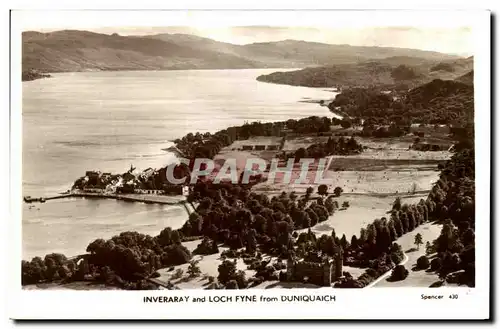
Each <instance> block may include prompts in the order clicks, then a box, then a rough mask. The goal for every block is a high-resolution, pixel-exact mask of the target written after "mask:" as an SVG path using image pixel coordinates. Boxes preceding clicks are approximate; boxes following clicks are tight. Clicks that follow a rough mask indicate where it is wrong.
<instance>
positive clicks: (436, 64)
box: [257, 56, 474, 90]
mask: <svg viewBox="0 0 500 329" xmlns="http://www.w3.org/2000/svg"><path fill="white" fill-rule="evenodd" d="M473 61H474V59H473V57H469V58H460V59H453V60H435V59H429V58H418V57H408V56H394V57H388V58H384V59H376V60H370V61H364V62H358V63H350V64H340V65H332V66H321V67H313V68H305V69H302V70H297V71H289V72H274V73H271V74H267V75H261V76H259V77H258V78H257V80H259V81H263V82H271V83H278V84H287V85H294V86H307V87H338V88H342V89H345V88H353V87H360V88H372V87H378V88H385V89H397V90H408V89H410V88H414V87H416V86H419V85H421V84H424V83H427V82H430V81H432V80H434V79H443V80H453V79H456V78H458V77H460V76H462V75H464V74H466V73H467V72H469V71H471V70H472V69H473Z"/></svg>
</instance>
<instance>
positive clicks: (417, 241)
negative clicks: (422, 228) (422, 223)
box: [413, 233, 424, 249]
mask: <svg viewBox="0 0 500 329" xmlns="http://www.w3.org/2000/svg"><path fill="white" fill-rule="evenodd" d="M413 243H414V244H416V245H417V249H420V245H421V244H424V242H423V241H422V235H421V234H420V233H417V235H415V242H413Z"/></svg>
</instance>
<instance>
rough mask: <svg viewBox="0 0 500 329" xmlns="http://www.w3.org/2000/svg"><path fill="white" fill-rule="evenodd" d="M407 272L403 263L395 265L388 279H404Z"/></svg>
mask: <svg viewBox="0 0 500 329" xmlns="http://www.w3.org/2000/svg"><path fill="white" fill-rule="evenodd" d="M408 274H409V272H408V270H407V269H406V268H405V267H404V265H397V266H396V267H395V268H394V270H393V271H392V274H391V277H390V281H401V280H404V279H406V277H407V276H408Z"/></svg>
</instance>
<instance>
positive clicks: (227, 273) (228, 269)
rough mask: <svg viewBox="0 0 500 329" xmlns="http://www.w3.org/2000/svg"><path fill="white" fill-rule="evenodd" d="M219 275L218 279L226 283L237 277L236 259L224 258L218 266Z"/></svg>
mask: <svg viewBox="0 0 500 329" xmlns="http://www.w3.org/2000/svg"><path fill="white" fill-rule="evenodd" d="M218 271H219V276H218V277H217V279H218V280H219V282H220V283H222V284H223V285H225V284H226V283H228V282H229V281H231V280H235V279H236V261H235V262H232V261H230V260H224V261H223V262H222V263H221V264H220V265H219V267H218Z"/></svg>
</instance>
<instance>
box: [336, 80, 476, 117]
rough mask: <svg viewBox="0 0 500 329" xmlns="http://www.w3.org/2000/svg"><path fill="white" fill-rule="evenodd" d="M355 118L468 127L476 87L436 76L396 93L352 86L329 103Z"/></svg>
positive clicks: (337, 109) (471, 115)
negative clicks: (408, 89)
mask: <svg viewBox="0 0 500 329" xmlns="http://www.w3.org/2000/svg"><path fill="white" fill-rule="evenodd" d="M329 108H330V109H332V110H334V111H341V112H342V113H344V114H346V115H347V116H348V117H350V118H351V120H354V119H355V118H361V119H364V120H365V121H364V126H369V125H370V124H390V123H396V124H398V123H399V124H403V125H405V124H408V123H431V124H454V125H457V126H465V125H466V124H467V123H471V122H473V118H474V87H473V86H472V85H469V84H464V83H461V82H458V81H452V80H440V79H435V80H433V81H431V82H429V83H426V84H423V85H421V86H419V87H416V88H413V89H411V90H410V91H405V92H400V93H396V94H395V95H391V94H387V93H383V92H380V91H379V90H377V89H375V88H351V89H349V90H345V91H343V92H342V93H340V94H339V95H337V96H336V97H335V100H334V101H333V102H332V103H330V104H329Z"/></svg>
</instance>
